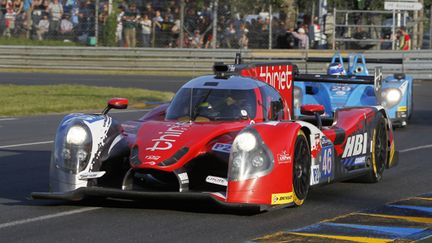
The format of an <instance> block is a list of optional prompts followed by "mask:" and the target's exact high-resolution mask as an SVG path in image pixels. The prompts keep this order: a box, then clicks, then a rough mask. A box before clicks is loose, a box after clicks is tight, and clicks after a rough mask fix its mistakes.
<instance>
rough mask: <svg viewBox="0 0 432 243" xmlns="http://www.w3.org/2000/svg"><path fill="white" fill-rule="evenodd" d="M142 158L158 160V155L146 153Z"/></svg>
mask: <svg viewBox="0 0 432 243" xmlns="http://www.w3.org/2000/svg"><path fill="white" fill-rule="evenodd" d="M144 158H145V159H148V160H159V159H160V156H158V155H146V156H145V157H144Z"/></svg>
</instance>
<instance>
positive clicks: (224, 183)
mask: <svg viewBox="0 0 432 243" xmlns="http://www.w3.org/2000/svg"><path fill="white" fill-rule="evenodd" d="M206 182H208V183H211V184H216V185H220V186H228V181H227V179H225V178H222V177H218V176H211V175H209V176H207V178H206Z"/></svg>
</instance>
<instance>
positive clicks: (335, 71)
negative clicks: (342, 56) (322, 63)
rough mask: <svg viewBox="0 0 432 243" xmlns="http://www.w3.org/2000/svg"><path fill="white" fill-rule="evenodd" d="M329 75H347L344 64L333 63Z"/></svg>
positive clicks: (328, 71) (328, 70)
mask: <svg viewBox="0 0 432 243" xmlns="http://www.w3.org/2000/svg"><path fill="white" fill-rule="evenodd" d="M327 74H328V75H346V72H345V69H344V67H343V65H342V63H331V64H330V65H329V67H328V69H327Z"/></svg>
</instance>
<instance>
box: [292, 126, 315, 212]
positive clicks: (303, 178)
mask: <svg viewBox="0 0 432 243" xmlns="http://www.w3.org/2000/svg"><path fill="white" fill-rule="evenodd" d="M310 168H311V153H310V148H309V144H308V142H307V139H306V135H305V134H304V133H303V131H299V133H298V134H297V138H296V142H295V147H294V167H293V202H294V205H295V206H301V205H302V204H303V203H304V201H305V199H306V196H307V194H308V192H309V185H310Z"/></svg>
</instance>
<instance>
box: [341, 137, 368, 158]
mask: <svg viewBox="0 0 432 243" xmlns="http://www.w3.org/2000/svg"><path fill="white" fill-rule="evenodd" d="M366 149H367V133H366V132H365V133H363V134H357V135H353V136H351V137H348V139H347V141H346V144H345V149H344V152H343V154H342V158H346V157H352V156H358V155H362V154H366Z"/></svg>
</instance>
